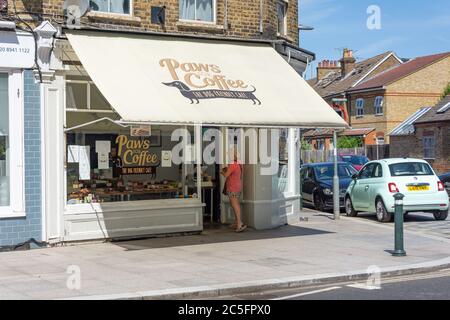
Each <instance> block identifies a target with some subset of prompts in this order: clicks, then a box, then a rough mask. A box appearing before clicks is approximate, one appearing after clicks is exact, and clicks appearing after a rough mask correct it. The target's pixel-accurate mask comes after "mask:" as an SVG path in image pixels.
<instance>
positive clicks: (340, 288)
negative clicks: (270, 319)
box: [223, 269, 450, 300]
mask: <svg viewBox="0 0 450 320" xmlns="http://www.w3.org/2000/svg"><path fill="white" fill-rule="evenodd" d="M223 299H232V300H248V299H252V300H259V299H261V300H450V269H447V270H443V271H436V272H434V273H431V274H418V275H411V276H403V277H397V278H386V279H380V284H379V285H378V286H376V285H375V286H374V283H373V282H371V283H370V284H369V286H368V285H367V283H365V282H359V283H350V282H346V283H335V284H328V285H326V286H316V287H308V288H297V289H289V290H278V291H271V292H257V293H253V294H246V295H237V296H233V297H230V296H228V297H223Z"/></svg>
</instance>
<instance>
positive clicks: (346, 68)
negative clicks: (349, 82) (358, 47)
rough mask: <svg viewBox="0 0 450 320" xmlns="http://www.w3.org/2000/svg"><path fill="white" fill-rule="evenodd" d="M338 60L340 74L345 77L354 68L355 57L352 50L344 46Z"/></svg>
mask: <svg viewBox="0 0 450 320" xmlns="http://www.w3.org/2000/svg"><path fill="white" fill-rule="evenodd" d="M339 62H340V63H341V74H342V76H343V77H345V76H346V75H348V74H349V73H350V72H352V71H353V70H354V69H355V65H356V59H355V58H354V57H353V51H352V50H350V49H347V48H345V49H344V52H343V54H342V59H341V60H339Z"/></svg>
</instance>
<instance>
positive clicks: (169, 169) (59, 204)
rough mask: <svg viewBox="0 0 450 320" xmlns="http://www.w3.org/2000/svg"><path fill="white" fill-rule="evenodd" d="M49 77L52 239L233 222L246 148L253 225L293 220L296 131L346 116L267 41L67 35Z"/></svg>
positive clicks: (246, 203)
mask: <svg viewBox="0 0 450 320" xmlns="http://www.w3.org/2000/svg"><path fill="white" fill-rule="evenodd" d="M54 52H55V59H54V61H52V68H53V69H54V71H55V74H54V79H53V81H52V82H51V83H48V84H45V85H44V89H43V91H44V101H45V106H46V108H45V115H44V121H45V144H44V149H45V197H46V201H45V204H46V209H45V212H46V230H47V232H46V240H47V241H49V242H63V241H79V240H89V239H101V238H132V237H143V236H151V235H160V234H174V233H175V234H182V233H192V232H201V231H202V230H203V228H204V227H205V226H207V225H209V224H210V223H217V222H219V221H220V222H222V223H226V222H229V221H230V218H231V216H232V215H231V210H230V207H229V205H228V201H227V199H226V197H225V196H223V194H222V189H223V184H224V181H223V179H221V178H220V174H219V172H220V170H221V169H222V168H223V167H224V166H226V165H227V161H229V160H230V158H229V155H230V150H233V149H236V150H238V154H239V156H240V159H239V161H241V162H242V163H243V165H244V175H243V193H242V196H241V197H242V198H241V202H242V206H243V216H244V220H245V221H246V223H247V224H248V225H249V226H251V227H254V228H256V229H266V228H273V227H277V226H279V225H282V224H286V223H289V222H291V221H298V214H299V190H298V186H299V170H298V169H299V141H298V138H299V135H298V128H302V127H303V128H305V127H308V128H309V127H311V126H315V127H334V128H345V127H346V124H345V122H344V121H343V120H342V119H341V118H340V117H339V116H338V115H337V114H336V113H335V112H333V110H330V109H329V107H328V105H327V104H326V103H325V102H324V101H323V100H322V99H321V98H320V97H319V96H318V95H317V94H316V93H315V92H314V91H313V90H312V89H311V88H310V87H309V86H308V85H307V84H306V82H305V81H304V80H303V79H302V78H301V77H299V76H298V74H297V73H296V72H295V70H294V69H292V68H291V67H290V66H289V65H288V64H287V63H286V62H285V61H284V59H283V58H282V57H281V56H279V55H278V54H277V52H276V51H275V50H274V48H273V47H272V45H271V44H270V43H268V42H242V41H224V40H213V39H200V38H192V37H191V38H186V37H184V38H183V37H178V36H177V37H175V36H161V35H151V34H131V33H120V32H105V31H80V30H77V31H73V30H67V31H66V33H65V35H64V36H61V37H59V38H58V39H57V41H56V44H55V48H54Z"/></svg>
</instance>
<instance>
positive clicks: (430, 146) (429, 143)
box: [422, 134, 436, 159]
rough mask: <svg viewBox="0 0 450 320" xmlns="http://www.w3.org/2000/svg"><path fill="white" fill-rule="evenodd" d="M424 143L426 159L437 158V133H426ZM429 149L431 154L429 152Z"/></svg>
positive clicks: (424, 156) (423, 138)
mask: <svg viewBox="0 0 450 320" xmlns="http://www.w3.org/2000/svg"><path fill="white" fill-rule="evenodd" d="M422 144H423V158H424V159H435V158H436V137H435V135H434V134H433V135H424V136H423V137H422ZM427 151H428V152H430V154H427Z"/></svg>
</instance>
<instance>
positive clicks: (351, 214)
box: [345, 197, 358, 217]
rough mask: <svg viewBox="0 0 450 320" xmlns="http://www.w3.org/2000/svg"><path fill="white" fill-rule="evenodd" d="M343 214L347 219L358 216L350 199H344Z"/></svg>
mask: <svg viewBox="0 0 450 320" xmlns="http://www.w3.org/2000/svg"><path fill="white" fill-rule="evenodd" d="M345 213H346V214H347V216H349V217H356V216H357V215H358V212H356V211H355V209H354V208H353V203H352V199H350V197H346V198H345Z"/></svg>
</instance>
